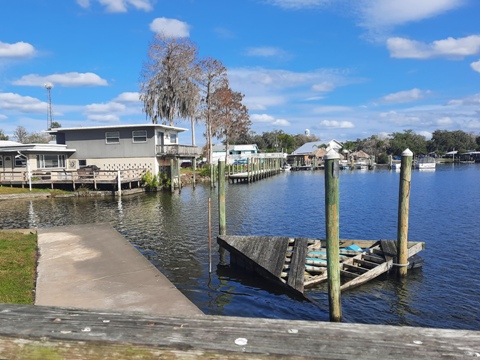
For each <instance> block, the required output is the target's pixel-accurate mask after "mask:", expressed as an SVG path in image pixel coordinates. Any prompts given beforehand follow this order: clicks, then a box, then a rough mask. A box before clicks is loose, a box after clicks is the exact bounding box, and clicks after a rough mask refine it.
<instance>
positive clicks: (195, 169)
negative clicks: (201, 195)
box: [192, 158, 197, 189]
mask: <svg viewBox="0 0 480 360" xmlns="http://www.w3.org/2000/svg"><path fill="white" fill-rule="evenodd" d="M192 167H193V174H192V176H193V178H192V185H193V188H194V189H195V185H196V178H195V173H196V172H197V159H196V158H193V159H192Z"/></svg>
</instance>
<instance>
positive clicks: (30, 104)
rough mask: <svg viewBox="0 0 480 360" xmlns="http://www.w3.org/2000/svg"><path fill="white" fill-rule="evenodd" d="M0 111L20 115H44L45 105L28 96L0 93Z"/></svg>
mask: <svg viewBox="0 0 480 360" xmlns="http://www.w3.org/2000/svg"><path fill="white" fill-rule="evenodd" d="M0 109H2V110H13V111H19V112H22V113H46V111H47V104H46V103H45V102H42V101H40V100H38V99H36V98H33V97H30V96H22V95H19V94H14V93H0Z"/></svg>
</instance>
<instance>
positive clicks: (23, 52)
mask: <svg viewBox="0 0 480 360" xmlns="http://www.w3.org/2000/svg"><path fill="white" fill-rule="evenodd" d="M35 53H36V51H35V48H34V47H33V46H32V45H30V44H29V43H26V42H23V41H20V42H17V43H15V44H8V43H4V42H1V41H0V58H23V57H32V56H34V55H35Z"/></svg>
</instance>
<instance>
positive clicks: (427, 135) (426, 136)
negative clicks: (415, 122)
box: [417, 131, 432, 140]
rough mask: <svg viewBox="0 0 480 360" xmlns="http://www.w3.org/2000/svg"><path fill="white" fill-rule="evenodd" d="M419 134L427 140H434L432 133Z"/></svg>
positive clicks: (423, 132)
mask: <svg viewBox="0 0 480 360" xmlns="http://www.w3.org/2000/svg"><path fill="white" fill-rule="evenodd" d="M417 134H418V135H422V136H424V137H425V139H426V140H430V139H431V138H432V133H431V132H430V131H419V132H418V133H417Z"/></svg>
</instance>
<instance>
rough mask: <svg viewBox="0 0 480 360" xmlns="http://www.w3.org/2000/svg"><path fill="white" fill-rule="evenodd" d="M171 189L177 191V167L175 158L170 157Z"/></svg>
mask: <svg viewBox="0 0 480 360" xmlns="http://www.w3.org/2000/svg"><path fill="white" fill-rule="evenodd" d="M170 191H171V192H172V193H173V192H174V191H175V168H174V167H173V159H170Z"/></svg>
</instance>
